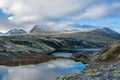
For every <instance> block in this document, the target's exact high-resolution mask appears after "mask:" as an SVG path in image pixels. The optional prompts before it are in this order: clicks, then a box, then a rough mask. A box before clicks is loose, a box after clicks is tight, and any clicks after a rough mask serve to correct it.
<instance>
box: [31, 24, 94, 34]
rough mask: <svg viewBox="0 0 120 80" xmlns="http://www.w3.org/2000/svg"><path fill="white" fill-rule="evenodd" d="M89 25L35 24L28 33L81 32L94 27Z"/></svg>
mask: <svg viewBox="0 0 120 80" xmlns="http://www.w3.org/2000/svg"><path fill="white" fill-rule="evenodd" d="M95 28H96V27H94V26H89V25H65V26H59V25H35V26H34V27H33V28H32V29H31V31H30V33H66V32H81V31H90V30H93V29H95Z"/></svg>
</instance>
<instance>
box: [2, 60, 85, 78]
mask: <svg viewBox="0 0 120 80" xmlns="http://www.w3.org/2000/svg"><path fill="white" fill-rule="evenodd" d="M84 68H85V65H84V64H82V63H81V62H75V61H72V60H67V59H57V60H52V61H49V62H46V63H41V64H37V65H27V66H18V67H6V66H0V80H54V78H56V77H58V76H61V75H64V74H70V73H75V72H76V73H77V72H80V71H82V70H83V69H84Z"/></svg>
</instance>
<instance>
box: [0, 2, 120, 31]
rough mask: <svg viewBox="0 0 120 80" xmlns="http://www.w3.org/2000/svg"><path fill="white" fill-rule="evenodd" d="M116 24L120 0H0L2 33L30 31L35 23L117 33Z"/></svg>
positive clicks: (0, 29) (119, 23) (119, 19)
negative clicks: (18, 30) (97, 29)
mask: <svg viewBox="0 0 120 80" xmlns="http://www.w3.org/2000/svg"><path fill="white" fill-rule="evenodd" d="M61 5H62V6H61ZM119 21H120V0H99V1H98V0H84V1H83V0H57V1H56V0H51V1H50V0H44V1H39V3H38V0H34V1H33V0H16V1H14V0H9V1H8V0H1V1H0V31H1V32H5V31H7V30H9V29H13V28H22V29H25V30H30V29H31V28H32V27H33V26H34V25H36V24H51V23H52V24H57V25H61V22H62V24H64V23H65V24H66V23H68V24H69V23H72V24H74V23H75V24H76V23H77V24H80V25H92V26H98V27H100V26H101V27H109V28H111V29H114V30H116V31H120V30H119V29H120V22H119ZM63 22H64V23H63Z"/></svg>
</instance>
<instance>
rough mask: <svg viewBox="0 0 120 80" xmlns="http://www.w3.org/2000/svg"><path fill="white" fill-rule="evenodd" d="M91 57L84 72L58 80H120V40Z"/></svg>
mask: <svg viewBox="0 0 120 80" xmlns="http://www.w3.org/2000/svg"><path fill="white" fill-rule="evenodd" d="M91 59H92V60H91V61H92V62H91V63H90V64H89V65H88V66H87V67H86V69H85V70H84V71H83V72H81V73H78V74H71V75H66V76H62V77H61V78H60V77H58V78H57V79H56V80H63V79H65V80H91V79H92V80H96V79H97V80H120V41H118V42H116V43H114V44H112V45H110V46H108V47H106V48H104V49H103V50H102V51H100V52H98V53H96V54H94V55H93V56H92V58H91Z"/></svg>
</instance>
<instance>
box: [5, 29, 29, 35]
mask: <svg viewBox="0 0 120 80" xmlns="http://www.w3.org/2000/svg"><path fill="white" fill-rule="evenodd" d="M26 33H27V32H26V31H25V30H23V29H12V30H10V31H8V32H7V33H6V34H7V35H21V34H22V35H23V34H26Z"/></svg>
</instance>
